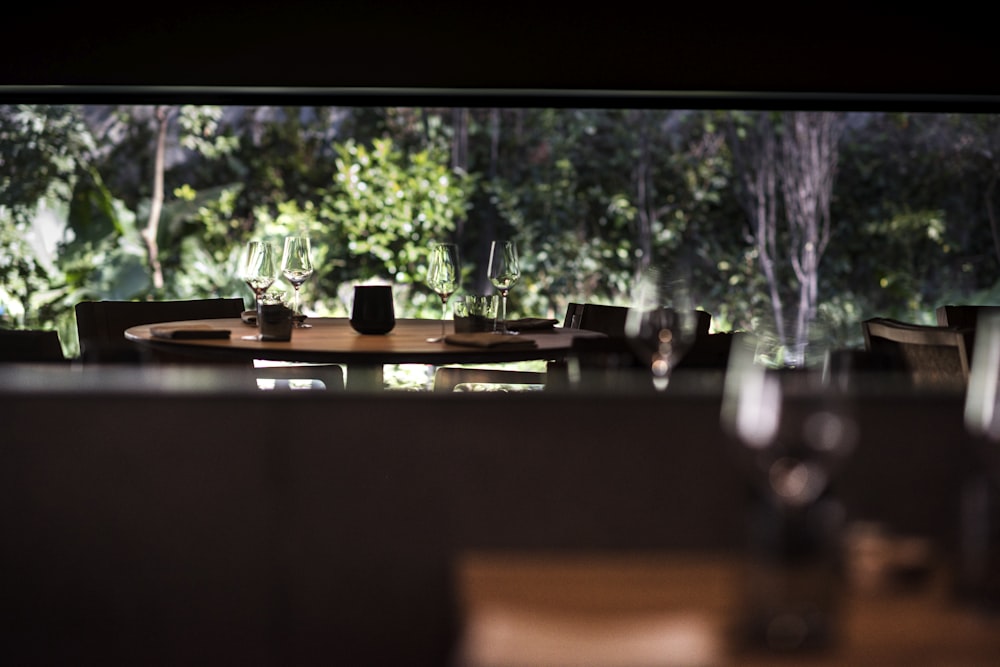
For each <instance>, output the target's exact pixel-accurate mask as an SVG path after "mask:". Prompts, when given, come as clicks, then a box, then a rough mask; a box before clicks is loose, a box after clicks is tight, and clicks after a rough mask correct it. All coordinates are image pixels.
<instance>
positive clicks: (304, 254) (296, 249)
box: [281, 236, 313, 329]
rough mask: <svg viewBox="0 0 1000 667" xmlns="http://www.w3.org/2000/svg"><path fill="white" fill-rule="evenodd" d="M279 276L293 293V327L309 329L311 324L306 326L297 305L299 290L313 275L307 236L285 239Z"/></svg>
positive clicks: (287, 237) (299, 307) (300, 309)
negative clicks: (290, 287) (289, 286)
mask: <svg viewBox="0 0 1000 667" xmlns="http://www.w3.org/2000/svg"><path fill="white" fill-rule="evenodd" d="M281 274H282V275H283V276H284V277H285V280H287V281H288V282H289V283H290V284H291V286H292V289H293V290H294V291H295V306H294V308H293V311H292V312H293V315H292V320H293V321H294V322H295V326H296V327H298V328H300V329H304V328H308V327H311V326H312V325H311V324H306V322H305V319H306V316H305V315H303V314H302V308H301V306H300V304H299V288H301V287H302V283H304V282H305V281H307V280H309V277H310V276H311V275H312V274H313V263H312V255H311V251H310V247H309V237H308V236H286V237H285V248H284V253H283V254H282V256H281Z"/></svg>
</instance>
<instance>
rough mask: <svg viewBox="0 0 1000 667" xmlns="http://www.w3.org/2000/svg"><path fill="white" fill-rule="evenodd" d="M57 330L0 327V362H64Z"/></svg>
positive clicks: (64, 357) (64, 358)
mask: <svg viewBox="0 0 1000 667" xmlns="http://www.w3.org/2000/svg"><path fill="white" fill-rule="evenodd" d="M65 361H66V356H65V355H64V354H63V350H62V344H61V343H60V342H59V332H57V331H55V330H54V329H53V330H49V329H0V362H14V363H50V362H65Z"/></svg>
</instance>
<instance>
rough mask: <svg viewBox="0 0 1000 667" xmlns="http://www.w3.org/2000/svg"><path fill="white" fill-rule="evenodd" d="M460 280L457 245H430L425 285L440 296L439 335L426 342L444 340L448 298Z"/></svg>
mask: <svg viewBox="0 0 1000 667" xmlns="http://www.w3.org/2000/svg"><path fill="white" fill-rule="evenodd" d="M460 282H461V267H460V264H459V259H458V246H457V245H456V244H454V243H434V244H433V245H431V252H430V259H429V261H428V264H427V286H428V287H430V288H431V289H432V290H434V293H435V294H437V295H438V296H439V297H440V298H441V336H440V337H435V338H428V339H427V342H428V343H440V342H442V341H444V337H445V335H446V332H445V323H444V322H445V315H446V311H447V308H448V299H449V298H450V297H451V295H452V294H454V293H455V290H457V289H458V286H459V283H460Z"/></svg>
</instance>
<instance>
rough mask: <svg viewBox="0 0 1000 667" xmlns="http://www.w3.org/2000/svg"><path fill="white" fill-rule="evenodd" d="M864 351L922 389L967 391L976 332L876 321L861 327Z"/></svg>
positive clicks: (882, 318) (891, 321)
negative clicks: (883, 361)
mask: <svg viewBox="0 0 1000 667" xmlns="http://www.w3.org/2000/svg"><path fill="white" fill-rule="evenodd" d="M861 325H862V331H863V332H864V337H865V349H866V350H867V351H868V352H870V353H872V354H875V355H879V356H880V357H881V358H882V359H888V360H891V366H892V367H895V368H898V369H899V372H901V373H902V374H904V375H905V376H906V377H907V378H908V379H909V381H910V384H911V385H912V386H913V387H915V388H919V389H941V390H964V389H965V387H966V385H967V384H968V381H969V361H970V357H971V355H970V351H971V349H972V348H971V345H972V338H973V333H974V332H973V330H972V329H968V328H961V327H946V326H945V327H942V326H932V325H924V324H914V323H908V322H900V321H899V320H894V319H890V318H884V317H875V318H871V319H868V320H865V321H863V322H862V323H861Z"/></svg>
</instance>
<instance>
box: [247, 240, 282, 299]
mask: <svg viewBox="0 0 1000 667" xmlns="http://www.w3.org/2000/svg"><path fill="white" fill-rule="evenodd" d="M277 277H278V267H277V264H276V263H275V252H274V246H273V245H271V244H270V243H268V242H267V241H250V242H249V243H247V252H246V259H245V260H244V262H243V272H242V278H243V281H244V282H245V283H246V284H247V285H249V287H250V289H251V290H253V293H254V307H255V308H256V307H257V305H259V304H260V299H261V297H263V296H264V292H266V291H267V289H268V288H269V287H270V286H271V285H273V284H274V281H275V280H276V279H277Z"/></svg>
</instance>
